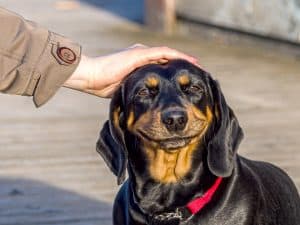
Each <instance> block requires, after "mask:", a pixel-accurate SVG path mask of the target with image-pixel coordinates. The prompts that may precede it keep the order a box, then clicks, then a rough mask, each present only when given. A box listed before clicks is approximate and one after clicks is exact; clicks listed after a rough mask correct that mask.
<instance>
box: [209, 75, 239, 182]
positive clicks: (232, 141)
mask: <svg viewBox="0 0 300 225" xmlns="http://www.w3.org/2000/svg"><path fill="white" fill-rule="evenodd" d="M210 87H211V94H212V97H213V104H214V109H213V111H214V127H213V131H212V136H211V139H210V140H209V141H208V155H207V157H208V158H207V162H208V167H209V169H210V171H211V172H212V173H213V174H214V175H216V176H219V177H228V176H230V175H231V173H232V170H233V167H234V158H235V156H236V151H237V148H238V146H239V144H240V142H241V140H242V138H243V136H244V135H243V131H242V128H241V127H240V125H239V122H238V120H237V118H236V117H235V115H234V113H233V111H232V109H231V108H230V107H229V106H228V105H227V103H226V101H225V98H224V96H223V94H222V91H221V88H220V86H219V83H218V82H217V81H215V80H213V79H212V78H211V79H210Z"/></svg>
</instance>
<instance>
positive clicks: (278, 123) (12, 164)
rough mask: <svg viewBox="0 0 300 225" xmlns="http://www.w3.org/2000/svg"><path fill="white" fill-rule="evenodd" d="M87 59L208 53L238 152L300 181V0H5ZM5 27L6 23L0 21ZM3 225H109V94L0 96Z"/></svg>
mask: <svg viewBox="0 0 300 225" xmlns="http://www.w3.org/2000/svg"><path fill="white" fill-rule="evenodd" d="M0 7H5V8H7V9H10V10H12V11H15V12H17V13H19V14H21V15H22V16H24V17H25V18H27V19H29V20H34V21H35V22H37V23H39V24H41V25H43V26H45V27H47V28H49V29H50V30H52V31H55V32H56V33H60V34H62V35H65V36H68V37H70V38H72V39H73V40H75V41H77V42H79V43H80V44H81V45H82V46H83V52H84V53H85V54H87V55H104V54H109V53H112V52H115V51H118V50H120V49H122V48H126V47H127V46H129V45H132V44H134V43H143V44H146V45H150V46H161V45H167V46H169V47H173V48H176V49H179V50H181V51H183V52H186V53H189V54H191V55H194V56H196V57H197V58H199V60H200V63H201V64H202V65H203V67H204V68H205V69H206V70H208V71H209V72H211V74H212V75H213V76H214V77H215V78H217V79H218V80H219V81H220V83H221V87H222V89H223V93H224V94H225V96H226V98H227V101H228V103H229V105H230V106H231V107H232V108H233V110H234V111H235V113H236V115H237V117H238V118H239V120H240V123H241V125H242V127H243V129H244V131H245V138H244V141H243V142H242V144H241V147H240V149H239V153H240V154H241V155H243V156H247V157H249V158H252V159H256V160H264V161H269V162H272V163H274V164H276V165H278V166H280V167H281V168H283V169H284V170H285V171H286V172H287V173H288V174H289V175H290V176H291V177H292V179H293V180H294V182H295V183H296V184H297V187H298V190H299V188H300V163H299V162H300V149H299V146H300V139H299V136H300V128H299V125H300V101H299V96H300V63H299V61H300V45H299V44H300V1H299V0H269V1H259V0H227V1H225V0H176V1H175V0H144V1H142V0H81V1H79V0H78V1H75V0H65V1H63V0H43V1H41V0H0ZM0 26H3V24H1V21H0ZM0 101H1V109H0V126H1V129H0V158H1V163H0V225H19V224H20V225H40V224H43V225H50V224H51V225H54V224H55V225H59V224H72V225H95V224H101V225H108V224H111V209H112V201H113V199H114V196H115V194H116V192H117V190H118V186H117V183H116V179H115V177H114V176H113V175H112V174H111V173H110V172H109V169H108V168H107V167H106V166H105V165H104V162H103V160H102V159H101V158H100V156H99V155H98V154H97V153H96V151H95V143H96V140H97V138H98V133H99V130H100V129H101V127H102V124H103V122H104V121H105V120H106V119H107V118H108V104H109V101H108V100H103V99H99V98H96V97H94V96H89V95H86V94H82V93H79V92H75V91H72V90H67V89H65V88H61V90H60V91H59V92H58V93H57V94H56V96H54V97H53V98H52V99H51V100H50V101H49V102H48V103H47V104H46V105H44V106H43V107H41V108H39V109H36V108H35V107H34V105H33V103H32V100H31V98H28V97H20V96H9V95H3V94H0Z"/></svg>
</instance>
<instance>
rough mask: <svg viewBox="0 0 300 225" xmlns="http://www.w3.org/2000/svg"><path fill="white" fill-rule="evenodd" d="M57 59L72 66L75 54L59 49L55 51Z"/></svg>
mask: <svg viewBox="0 0 300 225" xmlns="http://www.w3.org/2000/svg"><path fill="white" fill-rule="evenodd" d="M57 55H58V57H59V58H60V59H61V60H62V61H64V62H65V63H67V64H73V63H74V62H75V60H76V55H75V53H74V52H73V51H72V50H71V49H69V48H66V47H60V48H58V49H57Z"/></svg>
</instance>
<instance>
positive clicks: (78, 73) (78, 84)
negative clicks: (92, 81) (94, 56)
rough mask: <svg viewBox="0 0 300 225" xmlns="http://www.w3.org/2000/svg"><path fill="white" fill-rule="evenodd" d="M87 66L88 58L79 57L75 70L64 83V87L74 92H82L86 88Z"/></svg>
mask: <svg viewBox="0 0 300 225" xmlns="http://www.w3.org/2000/svg"><path fill="white" fill-rule="evenodd" d="M88 64H89V57H87V56H85V55H81V58H80V61H79V63H78V66H77V68H76V69H75V71H74V72H73V73H72V74H71V76H70V77H69V78H68V79H67V80H66V82H65V83H64V85H63V86H64V87H68V88H72V89H75V90H80V91H84V89H86V88H87V87H88V83H89V82H88V80H87V72H88V71H87V68H88V67H89V66H88Z"/></svg>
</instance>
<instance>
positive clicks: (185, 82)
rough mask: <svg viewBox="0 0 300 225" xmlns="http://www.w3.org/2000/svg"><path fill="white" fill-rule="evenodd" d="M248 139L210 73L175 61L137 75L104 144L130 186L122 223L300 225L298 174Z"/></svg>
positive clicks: (122, 198)
mask: <svg viewBox="0 0 300 225" xmlns="http://www.w3.org/2000/svg"><path fill="white" fill-rule="evenodd" d="M242 138H243V131H242V128H241V127H240V125H239V122H238V120H237V117H236V116H235V114H234V112H233V110H232V109H231V108H230V107H229V106H228V105H227V103H226V100H225V98H224V95H223V94H222V91H221V89H220V86H219V83H218V82H217V81H216V80H214V79H213V78H212V77H211V75H210V74H209V73H207V72H206V71H204V70H202V69H200V68H198V67H196V66H194V65H192V64H191V63H189V62H187V61H184V60H173V61H170V62H168V63H167V64H163V65H159V64H149V65H146V66H143V67H141V68H139V69H137V70H136V71H134V72H132V74H130V76H128V78H127V79H126V80H125V81H124V82H123V83H122V85H121V87H120V88H119V90H117V91H116V93H115V94H114V96H113V98H112V101H111V104H110V115H109V120H108V121H106V122H105V124H104V126H103V128H102V130H101V132H100V137H99V140H98V141H97V151H98V153H100V155H101V156H102V158H103V159H104V161H105V162H106V164H107V165H108V167H109V168H110V169H111V171H112V172H113V173H114V174H115V175H116V176H117V180H118V184H122V183H123V185H122V187H121V188H120V190H119V193H118V194H117V196H116V199H115V202H114V207H113V224H114V225H146V224H155V225H160V224H168V225H169V224H170V225H171V224H172V225H175V224H182V225H183V224H188V225H196V224H197V225H199V224H202V225H203V224H205V225H297V224H300V198H299V194H298V191H297V189H296V187H295V185H294V184H293V182H292V180H291V179H290V178H289V177H288V175H287V174H286V173H285V172H283V171H282V170H281V169H279V168H277V167H275V166H274V165H272V164H269V163H266V162H258V161H252V160H249V159H246V158H244V157H242V156H239V155H238V154H237V149H238V146H239V144H240V142H241V140H242ZM126 171H128V176H129V178H128V179H127V180H126V181H125V177H126ZM124 181H125V182H124Z"/></svg>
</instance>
